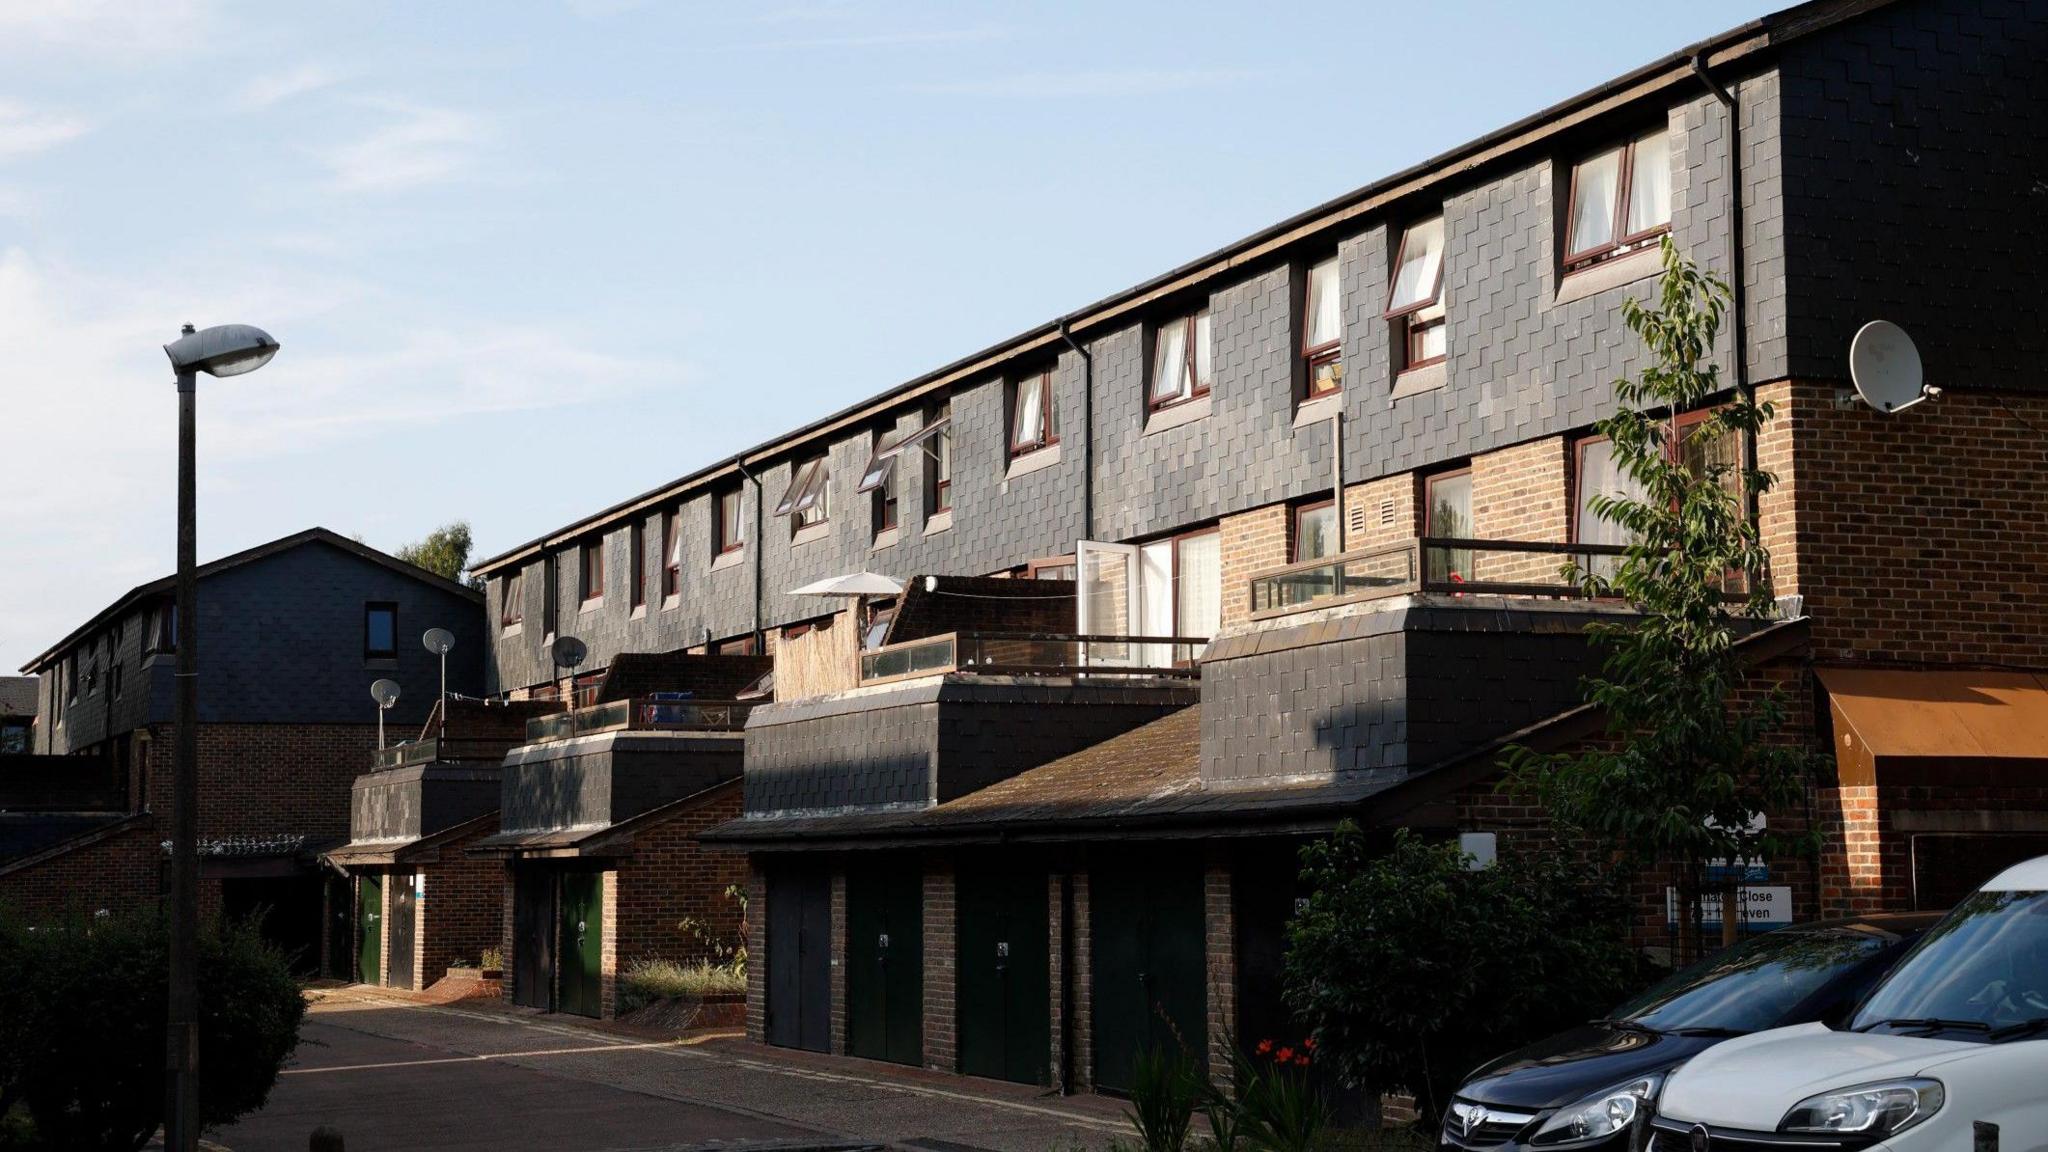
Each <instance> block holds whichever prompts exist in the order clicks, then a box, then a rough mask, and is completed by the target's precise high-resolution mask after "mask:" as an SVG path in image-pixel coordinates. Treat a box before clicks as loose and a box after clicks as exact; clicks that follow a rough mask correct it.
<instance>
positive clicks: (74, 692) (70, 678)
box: [64, 656, 78, 704]
mask: <svg viewBox="0 0 2048 1152" xmlns="http://www.w3.org/2000/svg"><path fill="white" fill-rule="evenodd" d="M64 686H65V692H66V694H67V695H69V696H70V697H71V702H72V703H73V704H76V703H78V657H76V656H73V657H72V658H71V659H69V660H66V661H65V662H64Z"/></svg>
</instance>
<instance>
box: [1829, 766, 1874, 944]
mask: <svg viewBox="0 0 2048 1152" xmlns="http://www.w3.org/2000/svg"><path fill="white" fill-rule="evenodd" d="M1820 806H1821V854H1820V903H1821V915H1823V916H1855V915H1860V914H1862V913H1866V912H1877V911H1881V910H1883V909H1884V907H1885V874H1884V855H1883V831H1882V829H1881V828H1880V827H1879V824H1878V804H1877V788H1876V787H1875V786H1874V785H1868V784H1851V785H1843V786H1841V787H1837V788H1823V789H1821V791H1820Z"/></svg>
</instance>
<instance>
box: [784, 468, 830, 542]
mask: <svg viewBox="0 0 2048 1152" xmlns="http://www.w3.org/2000/svg"><path fill="white" fill-rule="evenodd" d="M831 494H832V472H831V468H830V467H828V466H827V463H826V460H825V457H823V456H813V457H811V458H810V459H808V460H805V461H803V462H801V463H799V464H798V465H796V467H794V468H792V469H791V470H790V474H789V490H788V491H786V492H784V493H783V494H782V502H781V503H779V504H777V505H776V506H775V514H776V515H777V516H787V517H789V527H790V531H791V532H801V531H802V530H804V529H805V528H808V527H810V526H811V525H813V524H823V523H825V522H826V521H827V520H830V519H831V518H832V505H831Z"/></svg>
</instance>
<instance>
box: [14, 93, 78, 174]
mask: <svg viewBox="0 0 2048 1152" xmlns="http://www.w3.org/2000/svg"><path fill="white" fill-rule="evenodd" d="M91 130H92V129H91V126H90V125H88V124H87V123H86V122H85V121H84V120H81V119H79V118H78V117H76V116H64V115H52V114H49V113H36V112H32V111H30V110H29V109H27V108H25V107H23V106H21V105H19V104H11V103H8V102H6V101H4V100H0V160H5V159H8V158H9V157H13V156H27V155H30V154H32V153H36V152H42V151H45V150H47V149H50V148H55V147H56V146H58V145H59V144H64V143H68V142H70V141H72V140H76V139H78V138H79V137H80V136H83V135H85V134H86V133H87V132H89V131H91Z"/></svg>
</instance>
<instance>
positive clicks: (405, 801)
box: [348, 762, 499, 843]
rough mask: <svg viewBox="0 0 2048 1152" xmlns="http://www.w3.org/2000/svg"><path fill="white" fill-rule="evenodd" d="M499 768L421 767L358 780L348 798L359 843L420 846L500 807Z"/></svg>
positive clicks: (353, 835) (474, 765)
mask: <svg viewBox="0 0 2048 1152" xmlns="http://www.w3.org/2000/svg"><path fill="white" fill-rule="evenodd" d="M498 785H499V774H498V765H497V764H495V763H475V762H472V763H466V764H465V763H445V764H418V765H413V766H411V767H406V768H387V769H384V770H382V771H378V772H365V773H363V774H362V775H361V776H358V777H356V782H355V786H354V788H353V789H352V790H351V792H350V797H349V804H350V807H349V821H348V827H349V839H350V840H351V841H353V842H355V843H365V842H376V841H406V840H416V839H418V838H420V837H421V836H426V835H431V834H432V833H435V832H439V831H441V830H442V829H444V828H449V827H453V826H454V825H456V824H460V823H461V822H463V821H464V820H467V819H469V818H471V817H473V816H481V815H483V814H484V813H486V812H493V811H496V810H497V807H498Z"/></svg>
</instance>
